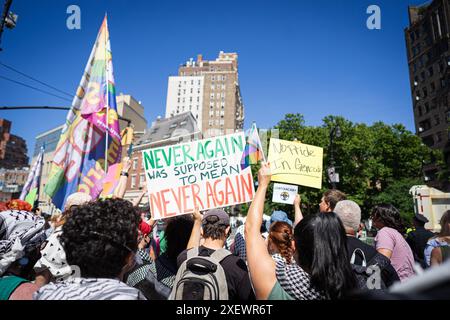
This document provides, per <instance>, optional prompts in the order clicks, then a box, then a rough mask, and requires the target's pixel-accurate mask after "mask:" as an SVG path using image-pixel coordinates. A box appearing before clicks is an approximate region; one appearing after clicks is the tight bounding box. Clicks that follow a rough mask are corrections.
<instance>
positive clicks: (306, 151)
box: [268, 139, 323, 189]
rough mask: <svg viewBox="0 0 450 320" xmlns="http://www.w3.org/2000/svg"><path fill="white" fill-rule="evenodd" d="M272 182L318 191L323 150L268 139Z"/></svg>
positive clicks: (320, 184)
mask: <svg viewBox="0 0 450 320" xmlns="http://www.w3.org/2000/svg"><path fill="white" fill-rule="evenodd" d="M268 161H269V162H270V169H271V171H272V181H276V182H284V183H290V184H296V185H301V186H307V187H312V188H317V189H320V188H321V187H322V170H323V149H322V148H320V147H316V146H312V145H308V144H304V143H300V142H292V141H286V140H280V139H270V142H269V157H268Z"/></svg>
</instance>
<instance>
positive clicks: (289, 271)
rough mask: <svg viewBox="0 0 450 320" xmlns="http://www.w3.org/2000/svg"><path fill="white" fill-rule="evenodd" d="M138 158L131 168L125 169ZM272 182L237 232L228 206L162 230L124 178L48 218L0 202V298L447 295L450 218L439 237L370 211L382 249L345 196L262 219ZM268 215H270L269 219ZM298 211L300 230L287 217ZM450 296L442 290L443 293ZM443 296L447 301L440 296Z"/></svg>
mask: <svg viewBox="0 0 450 320" xmlns="http://www.w3.org/2000/svg"><path fill="white" fill-rule="evenodd" d="M129 167H130V161H129V160H127V163H126V164H125V165H124V170H125V171H127V170H129ZM270 182H271V175H270V171H269V166H268V164H262V166H261V169H260V170H259V172H258V188H257V191H256V194H255V196H254V199H253V201H252V203H251V205H250V208H249V210H248V212H247V218H246V220H245V223H244V224H242V225H241V226H239V227H238V228H237V230H235V232H234V233H233V235H232V230H231V223H230V217H229V215H228V214H227V213H226V212H225V211H224V210H222V209H212V210H209V211H207V212H203V214H202V213H200V211H199V210H198V209H196V210H195V212H194V213H193V214H192V215H191V214H189V215H182V216H178V217H173V218H169V219H164V220H161V221H155V220H153V219H152V218H151V213H150V210H149V208H148V207H143V208H142V207H141V208H140V207H139V206H138V205H139V203H140V201H141V199H142V197H143V196H144V195H145V192H146V190H143V192H142V194H141V195H140V196H139V197H138V199H136V200H135V201H134V202H133V203H132V202H130V201H127V200H123V199H122V198H123V194H124V192H125V185H126V175H122V176H121V181H120V182H119V187H118V188H117V190H118V191H117V192H116V193H115V195H114V197H112V198H107V199H98V200H93V199H91V198H90V197H89V196H88V195H86V194H84V193H79V192H78V193H75V194H72V195H70V196H69V197H68V198H67V200H66V202H65V207H64V210H63V212H62V213H61V214H60V215H55V216H52V217H51V218H50V217H45V216H44V215H42V214H41V213H39V212H37V211H36V210H34V211H33V210H32V207H31V206H30V205H29V204H28V203H26V202H24V201H20V200H13V201H9V202H7V203H2V204H0V300H31V299H34V300H71V299H81V300H103V299H118V300H145V299H148V300H167V299H171V300H201V299H222V300H240V301H249V300H254V299H262V300H266V299H272V300H329V299H392V298H409V297H412V298H417V297H420V298H431V297H433V294H435V293H436V292H438V293H437V294H438V295H439V294H441V295H442V294H443V293H442V292H446V293H447V294H448V292H449V283H450V250H449V248H450V247H449V244H450V211H447V212H445V213H444V214H443V216H442V218H441V230H440V232H439V233H438V234H434V233H432V232H431V231H428V230H426V229H425V228H424V225H425V224H426V222H427V220H426V218H425V217H424V216H422V215H416V216H415V217H414V226H415V230H414V231H412V232H409V233H408V234H406V232H405V231H406V229H405V225H404V224H403V221H402V218H401V216H400V213H399V211H398V210H397V209H396V208H395V207H394V206H393V205H391V204H379V205H377V206H375V207H374V208H373V209H372V211H371V212H370V218H371V220H372V221H373V225H374V227H375V228H376V229H377V231H378V232H377V234H376V237H375V245H374V246H371V245H369V244H367V243H365V242H363V241H361V240H360V239H359V235H360V232H361V228H362V223H361V217H362V213H361V208H360V207H359V206H358V204H357V203H356V202H354V201H352V200H350V199H348V197H347V196H346V195H345V194H344V193H342V192H340V191H338V190H329V191H326V192H325V193H324V194H323V197H322V199H321V202H320V204H318V212H317V213H316V214H308V215H306V216H303V214H302V211H301V198H300V196H299V195H297V197H296V198H295V201H294V206H293V212H292V213H289V214H288V213H286V212H283V211H274V212H272V213H271V215H270V218H269V219H268V220H265V219H264V204H265V203H266V201H268V200H267V197H266V193H267V190H268V187H269V184H270ZM266 214H267V212H266ZM290 214H293V217H294V219H293V221H292V220H290V219H289V215H290ZM445 290H446V291H445ZM441 298H442V296H441Z"/></svg>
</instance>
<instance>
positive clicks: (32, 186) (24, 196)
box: [20, 147, 44, 206]
mask: <svg viewBox="0 0 450 320" xmlns="http://www.w3.org/2000/svg"><path fill="white" fill-rule="evenodd" d="M43 160H44V147H41V151H40V152H39V155H38V157H37V159H36V162H35V163H34V165H33V166H32V167H31V170H30V173H29V174H28V178H27V182H26V183H25V185H24V186H23V189H22V193H21V194H20V200H25V201H26V202H28V203H29V204H31V205H32V206H33V205H34V201H35V200H36V196H37V193H38V191H39V190H38V189H39V184H40V181H41V171H42V170H41V168H42V164H43Z"/></svg>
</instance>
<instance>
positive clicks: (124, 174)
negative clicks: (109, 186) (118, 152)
mask: <svg viewBox="0 0 450 320" xmlns="http://www.w3.org/2000/svg"><path fill="white" fill-rule="evenodd" d="M122 164H123V167H122V171H121V172H120V178H119V183H118V184H117V187H116V190H114V195H113V197H114V198H119V199H123V196H124V195H125V191H127V180H128V171H130V168H131V159H130V158H129V157H125V158H124V159H123V162H122Z"/></svg>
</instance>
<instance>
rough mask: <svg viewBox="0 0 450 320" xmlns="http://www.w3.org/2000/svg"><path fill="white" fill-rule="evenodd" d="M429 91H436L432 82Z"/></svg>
mask: <svg viewBox="0 0 450 320" xmlns="http://www.w3.org/2000/svg"><path fill="white" fill-rule="evenodd" d="M430 90H431V92H434V90H436V85H435V84H434V82H432V83H431V84H430Z"/></svg>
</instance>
